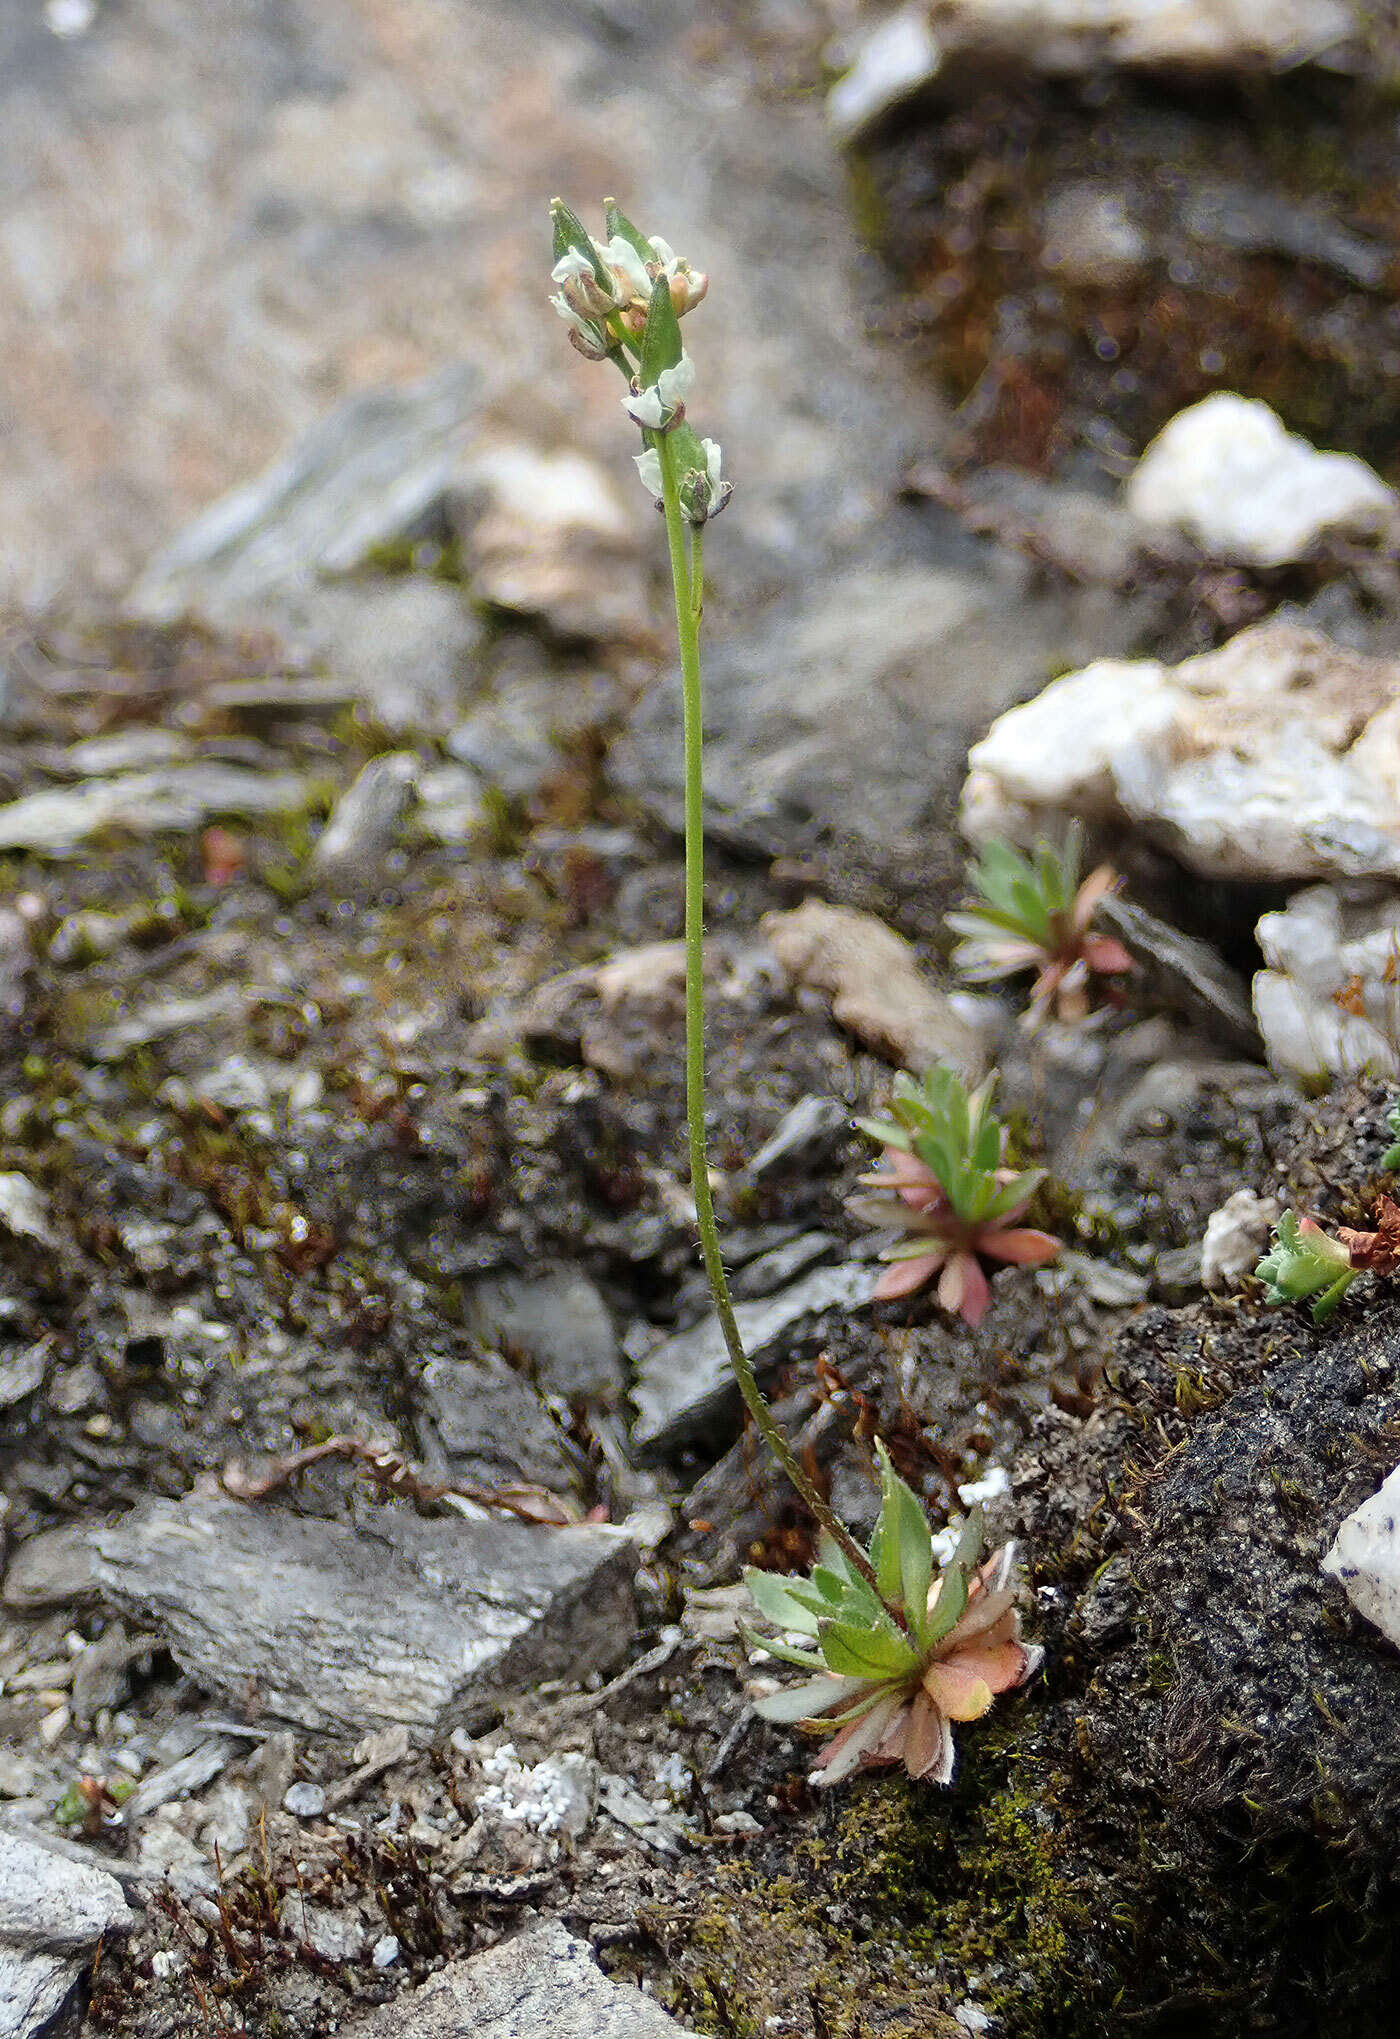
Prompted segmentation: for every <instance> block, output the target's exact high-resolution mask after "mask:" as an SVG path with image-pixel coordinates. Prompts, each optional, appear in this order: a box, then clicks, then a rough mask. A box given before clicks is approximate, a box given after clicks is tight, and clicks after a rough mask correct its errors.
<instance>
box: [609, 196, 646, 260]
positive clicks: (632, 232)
mask: <svg viewBox="0 0 1400 2039" xmlns="http://www.w3.org/2000/svg"><path fill="white" fill-rule="evenodd" d="M603 224H604V226H605V227H606V228H607V230H608V239H609V240H612V239H613V238H614V236H615V235H618V234H620V235H621V236H622V238H623V240H624V241H626V242H627V244H628V246H629V247H631V248H635V249H636V251H637V253H638V254H639V255H640V256H641V258H642V260H643V261H644V262H654V261H655V260H656V250H655V248H653V246H652V245H651V242H650V241H649V240H648V239H647V237H646V235H645V234H644V233H642V232H641V230H640V229H639V228H637V227H634V226H633V224H632V222H631V220H630V219H628V217H627V215H626V213H625V212H624V211H623V210H622V207H621V206H620V205H619V204H618V202H617V200H616V199H615V198H605V199H604V200H603Z"/></svg>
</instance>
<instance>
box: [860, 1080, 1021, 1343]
mask: <svg viewBox="0 0 1400 2039" xmlns="http://www.w3.org/2000/svg"><path fill="white" fill-rule="evenodd" d="M994 1085H995V1078H994V1077H989V1078H988V1079H987V1081H986V1082H985V1083H984V1084H983V1085H982V1086H981V1088H980V1089H979V1090H975V1091H973V1092H972V1093H971V1094H970V1095H969V1093H968V1091H967V1088H966V1086H965V1085H964V1083H963V1082H962V1080H961V1078H960V1077H959V1076H958V1075H957V1073H956V1072H955V1071H954V1070H952V1069H946V1068H940V1069H934V1070H931V1071H930V1072H929V1074H928V1075H927V1076H926V1077H925V1078H924V1080H923V1082H922V1083H919V1082H918V1081H917V1080H916V1079H915V1078H914V1077H912V1076H909V1075H907V1074H901V1075H899V1076H897V1077H896V1078H895V1082H894V1096H893V1100H892V1102H891V1106H890V1109H891V1112H892V1113H893V1117H892V1118H889V1119H861V1120H858V1121H857V1123H858V1124H859V1126H860V1128H861V1131H862V1132H865V1133H869V1134H870V1136H871V1138H872V1139H875V1140H878V1141H879V1142H880V1143H881V1145H882V1146H883V1148H884V1162H885V1165H884V1167H883V1168H879V1169H875V1170H873V1171H872V1172H871V1173H870V1174H869V1175H863V1176H861V1178H860V1180H861V1183H862V1184H863V1185H864V1186H865V1188H866V1190H867V1191H868V1194H866V1195H864V1196H856V1197H851V1198H850V1199H849V1200H848V1205H847V1208H848V1209H849V1210H850V1211H851V1213H852V1214H853V1216H855V1217H857V1218H859V1219H860V1221H861V1223H862V1224H865V1225H870V1226H873V1227H874V1228H875V1229H877V1230H880V1231H883V1230H886V1229H891V1230H895V1231H900V1232H902V1233H903V1234H904V1235H905V1236H904V1237H903V1238H902V1239H901V1240H899V1242H898V1243H897V1244H896V1245H893V1246H890V1247H888V1248H886V1250H885V1252H884V1253H883V1254H882V1255H881V1258H882V1259H883V1260H886V1261H888V1262H889V1266H888V1267H887V1268H886V1270H885V1272H884V1273H883V1274H882V1275H881V1276H880V1279H879V1280H878V1282H877V1283H876V1284H875V1289H874V1292H873V1295H872V1297H871V1300H872V1301H873V1302H888V1301H890V1300H891V1299H892V1298H894V1297H897V1296H908V1295H912V1294H913V1293H914V1292H915V1290H917V1289H921V1288H922V1287H923V1286H924V1284H925V1282H928V1281H931V1280H932V1279H933V1277H934V1275H937V1276H938V1300H939V1302H940V1303H941V1304H942V1305H943V1308H944V1309H945V1310H949V1311H951V1312H952V1313H953V1314H954V1315H957V1316H960V1317H962V1318H963V1319H964V1321H965V1322H967V1323H968V1324H971V1325H977V1324H979V1323H980V1322H981V1321H982V1317H983V1315H984V1313H985V1311H986V1308H987V1305H988V1303H989V1302H990V1301H991V1287H990V1284H989V1282H988V1280H987V1275H986V1272H985V1270H984V1268H983V1265H982V1263H983V1261H984V1260H990V1261H993V1262H997V1263H1000V1264H1002V1265H1007V1264H1013V1265H1019V1266H1023V1267H1039V1266H1043V1265H1044V1263H1045V1262H1046V1261H1048V1260H1053V1259H1054V1257H1055V1255H1056V1254H1057V1253H1058V1252H1059V1250H1060V1242H1059V1240H1058V1239H1056V1238H1054V1237H1052V1235H1051V1234H1050V1233H1049V1232H1037V1231H1033V1230H1030V1229H1028V1228H1025V1227H1022V1226H1019V1225H1018V1224H1017V1222H1016V1221H1017V1219H1018V1218H1021V1217H1023V1216H1024V1215H1025V1211H1026V1207H1027V1205H1028V1204H1029V1203H1030V1200H1031V1198H1032V1197H1033V1196H1034V1195H1035V1192H1036V1190H1037V1189H1038V1188H1039V1187H1040V1184H1041V1183H1042V1182H1043V1181H1044V1179H1045V1170H1044V1169H1043V1168H1027V1169H1022V1170H1020V1171H1019V1172H1018V1171H1017V1170H1015V1169H1010V1168H1004V1167H1003V1166H1002V1158H1003V1154H1004V1151H1005V1146H1006V1132H1005V1128H1004V1127H1003V1126H1002V1124H1001V1121H1000V1120H999V1119H998V1118H997V1117H996V1116H995V1114H994V1113H993V1111H992V1092H993V1088H994Z"/></svg>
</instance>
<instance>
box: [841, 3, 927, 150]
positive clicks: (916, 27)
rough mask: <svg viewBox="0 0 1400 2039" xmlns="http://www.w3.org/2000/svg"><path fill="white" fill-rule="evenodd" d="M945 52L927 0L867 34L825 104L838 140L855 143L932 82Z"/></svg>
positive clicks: (877, 24)
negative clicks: (930, 14) (930, 24)
mask: <svg viewBox="0 0 1400 2039" xmlns="http://www.w3.org/2000/svg"><path fill="white" fill-rule="evenodd" d="M942 56H943V53H942V51H941V49H940V48H939V46H938V43H937V41H936V40H935V38H934V35H933V31H932V30H931V29H930V27H929V22H928V8H927V6H925V5H924V4H923V0H913V5H912V6H909V7H901V8H900V10H899V12H898V13H897V14H891V15H890V16H889V17H888V18H887V19H886V20H884V21H879V22H877V23H876V24H875V26H874V27H873V28H871V29H869V30H868V31H867V32H866V34H865V35H864V37H863V39H862V41H861V42H860V44H859V46H858V48H856V49H855V50H854V52H853V53H852V55H851V57H850V59H849V66H850V67H849V69H848V70H847V71H846V72H845V75H844V76H843V77H840V78H838V79H837V81H836V83H835V84H834V85H833V86H832V88H831V90H830V92H829V93H828V94H827V99H826V117H827V121H828V123H829V124H830V127H831V131H832V133H833V134H834V135H835V136H836V138H837V140H838V141H842V142H853V141H856V140H858V139H859V137H860V136H861V135H863V134H864V133H866V131H867V130H868V129H870V128H872V127H874V126H875V125H876V124H877V123H878V122H879V121H880V120H881V119H882V118H883V116H884V115H885V114H887V113H889V112H891V111H892V109H893V108H894V107H896V106H898V105H899V104H900V102H901V101H902V100H905V99H907V98H909V96H910V94H911V93H914V92H917V91H918V90H919V88H920V86H922V85H926V84H927V83H928V82H929V80H930V78H932V77H934V76H935V75H936V73H937V71H938V67H939V64H940V63H941V61H942Z"/></svg>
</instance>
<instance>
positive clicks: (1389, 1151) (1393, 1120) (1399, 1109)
mask: <svg viewBox="0 0 1400 2039" xmlns="http://www.w3.org/2000/svg"><path fill="white" fill-rule="evenodd" d="M1385 1122H1386V1124H1387V1125H1388V1126H1389V1128H1390V1130H1391V1132H1392V1133H1394V1135H1395V1145H1394V1146H1393V1147H1387V1148H1386V1150H1385V1152H1384V1154H1382V1156H1381V1167H1382V1168H1389V1169H1391V1170H1392V1171H1394V1170H1395V1169H1397V1168H1400V1097H1398V1098H1397V1099H1396V1100H1395V1102H1394V1104H1393V1105H1392V1106H1391V1107H1390V1110H1389V1111H1388V1112H1387V1113H1386V1115H1385Z"/></svg>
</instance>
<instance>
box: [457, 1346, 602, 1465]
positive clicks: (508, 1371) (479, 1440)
mask: <svg viewBox="0 0 1400 2039" xmlns="http://www.w3.org/2000/svg"><path fill="white" fill-rule="evenodd" d="M422 1400H423V1418H424V1436H423V1455H424V1462H425V1464H426V1465H427V1466H428V1468H429V1470H430V1471H431V1472H432V1473H433V1475H434V1477H437V1478H444V1479H452V1480H469V1481H475V1482H476V1483H477V1484H478V1485H480V1486H492V1485H495V1484H496V1483H497V1482H499V1481H501V1480H508V1481H514V1480H522V1479H523V1480H534V1481H536V1482H537V1483H538V1484H539V1485H541V1486H545V1487H563V1488H567V1487H568V1486H569V1485H570V1484H571V1483H572V1479H573V1469H572V1467H571V1466H570V1464H569V1460H568V1457H567V1455H566V1453H565V1451H564V1448H563V1446H562V1445H561V1444H560V1442H559V1433H558V1431H557V1430H556V1428H555V1426H554V1423H553V1421H552V1419H551V1418H550V1416H549V1414H548V1413H547V1411H546V1410H545V1408H544V1405H543V1404H542V1403H541V1401H540V1398H539V1396H538V1395H537V1394H536V1393H535V1391H534V1389H533V1388H532V1387H531V1386H530V1384H529V1382H528V1381H526V1380H525V1379H524V1378H523V1376H522V1375H520V1374H518V1373H517V1372H516V1371H515V1369H514V1368H513V1367H512V1366H510V1365H509V1364H508V1363H507V1362H506V1361H505V1360H504V1359H502V1358H501V1356H500V1354H499V1353H495V1352H490V1351H483V1352H480V1353H478V1354H476V1355H475V1356H474V1357H472V1358H470V1359H463V1358H459V1357H456V1356H451V1355H447V1354H435V1355H434V1356H433V1357H431V1358H430V1359H428V1360H427V1362H426V1363H425V1365H424V1367H423V1374H422Z"/></svg>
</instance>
